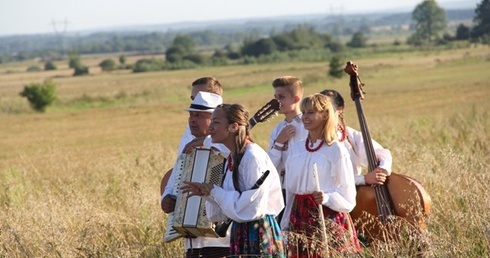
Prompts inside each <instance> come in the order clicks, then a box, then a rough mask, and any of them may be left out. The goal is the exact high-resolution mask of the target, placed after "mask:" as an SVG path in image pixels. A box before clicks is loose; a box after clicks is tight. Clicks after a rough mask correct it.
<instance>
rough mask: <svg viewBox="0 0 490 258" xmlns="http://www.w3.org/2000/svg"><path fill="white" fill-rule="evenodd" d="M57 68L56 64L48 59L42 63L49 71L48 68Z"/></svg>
mask: <svg viewBox="0 0 490 258" xmlns="http://www.w3.org/2000/svg"><path fill="white" fill-rule="evenodd" d="M56 69H58V68H57V67H56V65H55V64H54V63H53V62H52V61H48V62H46V63H45V64H44V70H45V71H50V70H56Z"/></svg>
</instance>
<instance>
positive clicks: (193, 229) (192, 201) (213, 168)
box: [167, 149, 225, 238]
mask: <svg viewBox="0 0 490 258" xmlns="http://www.w3.org/2000/svg"><path fill="white" fill-rule="evenodd" d="M224 163H225V158H223V157H222V156H220V155H219V154H218V153H216V152H214V151H213V150H210V149H194V150H193V151H192V152H191V153H189V154H186V155H185V163H184V165H183V166H182V169H183V171H181V176H178V178H180V181H179V183H178V184H177V183H176V186H177V185H178V186H179V187H180V184H181V182H183V181H190V182H199V183H209V184H215V185H221V182H222V178H223V175H224V174H223V172H224ZM176 181H177V177H176ZM205 203H206V200H204V199H202V198H201V197H199V196H192V197H188V195H187V194H182V193H181V192H180V191H179V193H178V194H177V202H176V204H175V210H174V212H173V222H172V228H173V230H175V231H176V232H177V233H178V234H180V235H181V236H184V237H198V236H205V237H216V238H217V237H219V236H218V235H217V234H216V232H215V230H214V229H215V224H214V223H213V222H210V221H209V220H208V219H207V218H206V209H205V206H204V205H205ZM168 231H169V228H167V232H168Z"/></svg>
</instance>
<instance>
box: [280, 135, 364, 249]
mask: <svg viewBox="0 0 490 258" xmlns="http://www.w3.org/2000/svg"><path fill="white" fill-rule="evenodd" d="M289 148H291V150H290V151H291V152H290V156H289V157H288V160H287V161H286V170H287V173H286V176H285V181H284V186H285V189H286V208H285V212H284V216H283V218H282V221H281V228H282V229H283V230H288V231H289V236H288V256H289V257H322V256H323V257H324V256H325V253H323V255H322V251H321V250H323V252H325V249H322V248H323V247H324V244H323V243H322V242H321V239H322V238H321V236H322V234H323V233H322V232H321V231H320V230H321V227H320V219H319V212H318V205H317V204H316V202H315V200H314V198H313V195H312V192H314V191H315V189H316V180H315V178H314V176H313V167H314V164H316V166H317V172H318V181H319V185H320V190H322V191H323V192H324V196H323V199H324V200H323V203H322V208H323V214H324V219H325V225H326V234H327V238H328V239H327V242H328V245H329V252H330V254H339V253H340V254H348V253H356V252H358V251H359V250H360V244H359V242H358V240H357V235H356V232H355V229H354V227H353V223H352V219H351V217H350V215H349V212H350V211H351V210H352V209H353V208H354V206H355V205H356V188H355V182H354V173H353V172H352V162H351V160H350V157H349V152H348V150H347V149H346V148H345V146H344V145H343V144H342V143H340V142H338V141H334V142H333V143H332V145H330V146H328V145H327V144H325V143H324V141H322V140H317V141H316V142H315V143H314V144H313V145H311V144H310V142H309V140H308V138H306V139H305V140H303V141H300V142H297V143H296V144H294V145H293V146H289ZM319 241H320V242H319Z"/></svg>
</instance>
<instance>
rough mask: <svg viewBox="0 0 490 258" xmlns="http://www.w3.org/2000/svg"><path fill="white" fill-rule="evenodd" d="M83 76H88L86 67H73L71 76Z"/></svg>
mask: <svg viewBox="0 0 490 258" xmlns="http://www.w3.org/2000/svg"><path fill="white" fill-rule="evenodd" d="M85 74H89V69H88V67H87V66H84V65H81V64H80V65H79V66H77V67H75V72H74V73H73V76H80V75H85Z"/></svg>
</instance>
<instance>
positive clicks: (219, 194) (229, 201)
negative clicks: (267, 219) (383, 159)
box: [206, 144, 284, 222]
mask: <svg viewBox="0 0 490 258" xmlns="http://www.w3.org/2000/svg"><path fill="white" fill-rule="evenodd" d="M251 145H255V146H254V147H252V146H250V145H249V146H247V150H246V152H245V154H244V156H243V158H242V161H241V162H240V165H239V180H238V185H239V187H240V190H241V191H242V193H241V194H240V193H239V192H238V191H236V190H235V188H234V185H233V178H232V177H233V173H236V172H230V171H227V172H226V175H225V180H224V182H223V187H218V186H214V188H213V190H212V191H211V195H210V197H208V198H211V199H212V201H214V203H216V205H217V207H219V208H220V209H221V211H222V212H223V213H224V214H225V215H226V217H228V218H231V219H232V220H234V221H237V222H247V221H253V220H257V219H259V218H261V217H263V216H265V215H267V214H272V215H277V214H279V212H280V211H281V210H282V208H283V207H284V202H283V199H282V192H281V184H280V181H279V174H278V173H277V170H276V169H275V167H274V165H273V164H272V162H271V161H270V159H269V157H268V156H267V153H266V152H265V151H264V150H262V149H261V148H260V147H258V145H256V144H251ZM259 148H260V150H259ZM266 170H269V171H270V173H269V176H268V177H267V178H266V180H265V181H264V182H263V184H262V185H261V186H260V187H259V188H258V189H253V190H252V189H251V188H252V187H253V186H254V184H255V183H256V182H257V179H259V177H260V176H261V175H262V174H263V172H265V171H266ZM210 202H211V201H209V199H208V202H207V203H210ZM211 203H212V202H211ZM217 207H216V206H215V207H212V205H211V206H210V207H209V208H208V207H206V211H210V212H211V213H210V214H208V218H210V219H211V218H213V219H221V216H220V215H219V212H216V211H214V212H213V211H212V210H211V209H213V208H217Z"/></svg>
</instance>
